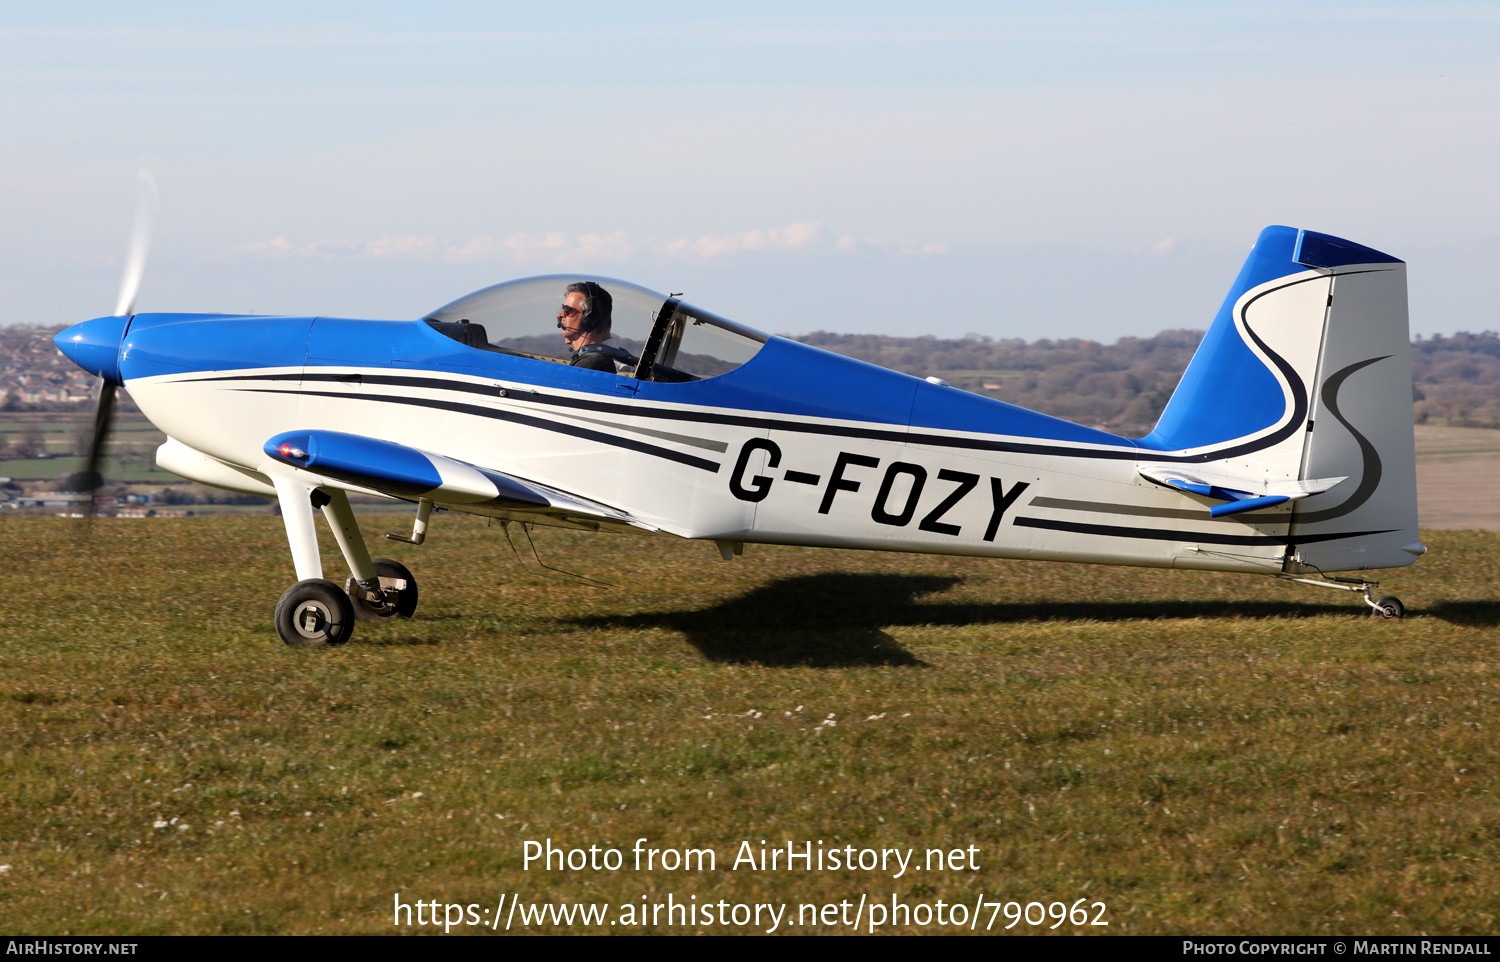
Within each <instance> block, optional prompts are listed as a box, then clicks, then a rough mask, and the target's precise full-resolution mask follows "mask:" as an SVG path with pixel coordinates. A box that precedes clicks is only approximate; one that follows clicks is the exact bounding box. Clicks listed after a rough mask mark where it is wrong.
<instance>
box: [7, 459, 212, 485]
mask: <svg viewBox="0 0 1500 962" xmlns="http://www.w3.org/2000/svg"><path fill="white" fill-rule="evenodd" d="M84 461H85V459H84V458H80V457H60V458H11V459H9V460H3V461H0V477H7V478H15V479H16V480H17V481H53V480H57V479H59V478H61V477H62V476H63V475H65V474H70V473H72V472H74V471H82V470H83V467H84ZM100 470H101V471H102V472H103V474H104V476H105V478H106V479H108V480H109V481H111V482H116V481H124V482H136V483H153V482H154V483H157V484H173V483H176V484H186V483H187V482H185V481H183V480H182V478H179V477H178V476H177V475H175V474H172V473H170V472H167V471H163V470H161V469H160V468H158V467H157V466H156V461H155V460H154V459H153V458H149V457H147V458H134V459H132V460H130V461H126V462H125V463H123V464H121V463H120V462H119V461H117V460H116V459H114V458H105V459H104V464H103V467H102V468H101V469H100Z"/></svg>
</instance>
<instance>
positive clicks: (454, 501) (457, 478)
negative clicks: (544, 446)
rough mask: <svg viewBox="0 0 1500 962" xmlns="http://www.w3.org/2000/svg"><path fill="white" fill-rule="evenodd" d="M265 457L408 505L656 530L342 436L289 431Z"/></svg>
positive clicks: (581, 503) (430, 457)
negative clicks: (424, 503) (430, 504)
mask: <svg viewBox="0 0 1500 962" xmlns="http://www.w3.org/2000/svg"><path fill="white" fill-rule="evenodd" d="M264 450H265V453H266V454H267V455H269V456H270V457H271V458H272V459H273V460H275V461H277V462H279V463H280V464H285V465H288V466H290V467H293V468H298V469H300V470H302V471H306V472H308V473H310V474H313V475H317V476H320V477H323V478H327V479H330V480H331V481H334V482H338V485H337V486H339V487H353V488H355V489H357V490H362V491H367V492H372V493H375V494H381V495H385V496H387V497H392V498H400V499H402V500H406V501H417V500H423V501H431V502H433V503H434V504H439V505H442V506H444V507H447V508H451V509H453V510H457V511H466V512H469V513H473V514H483V515H488V516H490V517H497V518H504V519H506V520H512V521H529V522H535V523H539V524H551V525H560V526H563V527H573V528H587V529H589V530H599V529H601V528H610V529H614V530H631V529H635V530H644V531H657V530H659V529H658V528H656V527H654V526H653V525H649V524H646V523H644V522H642V521H640V520H638V519H637V518H635V517H634V516H633V515H631V514H630V513H629V512H627V511H622V510H620V509H619V508H615V507H612V506H610V505H606V504H602V503H600V502H598V501H593V500H591V499H588V498H583V497H580V496H578V495H575V494H572V493H570V492H567V491H562V490H560V489H558V488H554V487H552V486H550V485H545V484H540V483H538V482H536V481H530V480H526V479H523V478H518V477H515V476H513V475H510V474H506V473H505V472H503V471H495V470H492V469H489V468H484V467H480V466H478V465H474V464H469V463H468V462H465V461H459V460H457V459H455V458H449V457H445V456H444V455H441V454H434V453H432V452H430V451H421V450H418V449H417V448H411V447H407V446H406V445H404V444H396V443H395V442H392V441H380V440H377V439H375V438H367V437H363V436H361V435H357V434H345V433H343V432H340V431H288V432H285V433H283V434H278V435H276V436H275V437H273V438H271V439H270V440H269V441H267V442H266V443H265V447H264Z"/></svg>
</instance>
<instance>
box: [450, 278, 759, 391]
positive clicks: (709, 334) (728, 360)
mask: <svg viewBox="0 0 1500 962" xmlns="http://www.w3.org/2000/svg"><path fill="white" fill-rule="evenodd" d="M584 281H592V282H593V283H595V284H597V285H599V287H601V288H602V289H603V290H604V291H605V292H606V293H608V294H609V295H610V298H611V301H612V304H611V310H610V326H609V336H608V338H607V339H606V340H605V341H604V343H605V344H607V345H611V346H613V347H616V348H620V349H622V350H623V351H624V352H625V353H626V354H627V355H628V360H625V359H620V360H618V361H617V367H618V368H619V373H621V374H627V375H629V376H632V377H637V378H641V379H642V380H651V381H696V380H701V379H703V378H708V377H715V376H717V375H720V374H725V373H727V372H729V371H732V370H734V369H735V368H737V367H739V366H740V365H741V364H744V363H745V362H746V361H748V360H750V358H752V357H754V356H755V353H756V352H757V351H759V350H760V348H761V346H762V345H763V344H765V342H766V335H764V334H762V333H761V332H759V331H756V330H753V329H751V328H748V327H745V326H744V325H743V324H738V323H736V322H734V321H731V320H728V319H727V318H723V317H720V316H718V315H717V314H714V313H712V312H710V311H705V310H702V309H701V308H698V307H695V306H693V305H691V304H688V303H686V302H684V301H682V300H680V299H678V298H676V297H673V296H670V295H667V294H662V293H659V292H657V291H653V290H650V289H648V288H645V287H641V286H640V285H638V284H632V283H630V282H628V281H622V280H618V279H615V278H610V277H596V276H592V275H587V274H551V275H547V276H543V277H527V278H523V279H521V280H516V281H507V282H506V283H504V284H496V285H494V286H493V287H486V288H484V289H483V290H478V291H475V292H474V293H472V294H469V295H467V296H464V297H460V298H459V299H458V300H456V301H453V302H452V303H450V304H445V305H443V306H442V307H440V308H438V309H437V310H435V311H433V312H432V313H430V314H428V315H427V316H426V317H425V318H424V320H426V321H427V323H428V324H431V325H432V326H433V327H434V328H436V329H437V330H438V331H440V332H441V333H443V334H445V335H447V336H448V337H451V338H453V339H454V340H456V341H458V342H460V343H462V344H465V345H466V346H468V347H471V348H473V349H475V350H482V351H496V352H499V353H503V354H515V355H520V356H522V357H529V358H532V359H534V360H538V361H546V362H551V363H558V364H567V363H569V359H570V358H571V357H572V349H571V348H569V347H568V345H567V344H566V343H565V342H564V341H563V337H562V331H561V330H560V329H559V327H558V311H559V308H560V306H561V305H562V302H563V298H564V297H565V296H566V295H567V290H568V285H569V284H573V283H579V282H584ZM616 356H618V355H616Z"/></svg>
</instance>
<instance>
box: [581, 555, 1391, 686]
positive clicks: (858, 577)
mask: <svg viewBox="0 0 1500 962" xmlns="http://www.w3.org/2000/svg"><path fill="white" fill-rule="evenodd" d="M962 580H963V579H962V578H957V577H952V576H937V575H896V574H851V573H827V574H817V575H803V576H799V577H795V578H783V579H781V580H779V581H773V582H772V583H770V584H768V585H766V586H764V587H762V588H757V589H755V590H754V591H752V592H750V593H749V594H745V595H741V596H740V597H738V598H731V599H729V600H727V601H722V602H719V603H718V604H715V605H712V606H710V607H707V608H700V609H697V610H694V611H652V612H644V613H641V614H636V615H594V616H588V617H581V618H572V619H568V620H567V623H569V624H573V625H577V626H579V627H584V628H639V629H648V628H664V629H668V630H671V631H677V632H681V633H682V634H683V635H685V636H687V640H688V642H689V643H691V644H692V645H693V646H694V647H695V648H697V649H698V650H699V651H701V652H702V653H703V654H704V656H705V657H707V658H708V659H710V660H712V661H723V662H736V663H752V664H759V665H767V666H772V667H813V668H855V667H865V666H873V665H891V666H908V667H926V662H923V661H922V660H921V659H919V658H917V657H916V656H915V655H913V654H912V653H911V652H909V651H907V650H906V649H905V648H904V647H902V646H901V644H900V642H898V641H897V640H896V639H895V638H893V637H891V636H890V635H889V634H887V633H886V632H885V631H884V630H882V629H884V628H889V627H892V626H898V625H900V626H912V625H941V626H960V625H988V624H1018V623H1025V622H1037V621H1104V622H1114V621H1149V620H1153V619H1155V620H1159V619H1187V618H1314V617H1319V616H1323V615H1330V614H1342V615H1360V614H1362V612H1360V611H1359V610H1358V609H1355V608H1353V607H1351V606H1349V605H1336V604H1288V603H1286V602H1284V601H1118V602H1116V601H1106V602H1055V601H1040V602H1025V601H1022V602H1013V603H993V604H973V603H968V604H943V603H924V602H922V601H921V600H919V599H921V598H922V597H923V596H925V595H933V594H937V593H939V592H943V591H947V590H948V589H949V588H952V587H953V586H955V585H957V584H959V583H960V582H961V581H962Z"/></svg>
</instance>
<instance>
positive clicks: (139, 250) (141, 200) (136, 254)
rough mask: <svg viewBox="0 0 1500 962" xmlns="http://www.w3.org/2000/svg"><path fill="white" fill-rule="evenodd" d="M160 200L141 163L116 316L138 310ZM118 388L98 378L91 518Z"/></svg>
mask: <svg viewBox="0 0 1500 962" xmlns="http://www.w3.org/2000/svg"><path fill="white" fill-rule="evenodd" d="M158 203H159V196H158V194H157V192H156V178H155V177H154V176H153V175H152V173H151V171H150V170H149V169H148V168H145V167H142V168H141V172H140V176H139V177H138V179H137V185H136V195H135V226H134V227H132V228H131V231H130V246H129V247H127V248H126V250H125V272H124V274H123V275H122V276H121V278H120V296H119V297H118V298H116V300H115V316H116V317H129V316H130V315H132V314H134V313H135V297H136V295H137V294H138V293H140V289H141V276H142V275H143V274H144V273H145V272H146V253H147V251H148V250H149V248H150V246H151V221H152V217H153V215H154V214H155V213H156V208H157V204H158ZM115 391H116V385H115V383H114V382H113V381H110V380H107V379H106V378H103V377H101V378H99V391H98V394H97V396H96V397H95V399H94V423H93V429H92V430H91V432H90V434H89V446H88V456H87V457H86V458H85V459H84V463H83V484H84V486H85V489H86V490H87V491H88V495H89V506H88V516H89V517H90V518H92V517H93V516H94V495H95V493H96V492H97V491H98V489H99V485H100V483H101V482H102V481H103V480H104V479H103V477H102V476H101V475H100V473H99V465H100V463H101V462H102V461H103V460H104V439H105V436H106V435H108V434H109V422H110V415H111V414H113V413H114V409H115Z"/></svg>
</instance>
